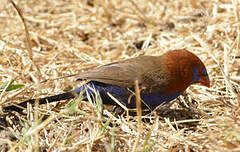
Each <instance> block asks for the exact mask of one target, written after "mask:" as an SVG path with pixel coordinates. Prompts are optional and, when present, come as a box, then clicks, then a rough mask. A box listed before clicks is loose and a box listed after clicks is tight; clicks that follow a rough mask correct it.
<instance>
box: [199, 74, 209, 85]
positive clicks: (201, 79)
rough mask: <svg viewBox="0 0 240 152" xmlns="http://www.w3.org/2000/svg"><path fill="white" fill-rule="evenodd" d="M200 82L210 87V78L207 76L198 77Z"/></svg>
mask: <svg viewBox="0 0 240 152" xmlns="http://www.w3.org/2000/svg"><path fill="white" fill-rule="evenodd" d="M200 83H201V84H202V85H204V86H206V87H208V88H210V80H209V77H208V76H203V77H201V78H200Z"/></svg>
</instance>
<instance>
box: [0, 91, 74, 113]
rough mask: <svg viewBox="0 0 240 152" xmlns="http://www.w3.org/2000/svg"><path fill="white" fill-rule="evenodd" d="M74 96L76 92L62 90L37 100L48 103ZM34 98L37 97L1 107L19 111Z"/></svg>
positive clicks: (33, 100) (32, 102)
mask: <svg viewBox="0 0 240 152" xmlns="http://www.w3.org/2000/svg"><path fill="white" fill-rule="evenodd" d="M75 97H76V93H75V92H72V91H69V92H64V93H61V94H58V95H53V96H49V97H45V98H40V99H38V102H39V104H46V103H50V102H56V101H60V100H66V99H71V98H75ZM36 100H37V99H30V100H27V101H24V102H22V103H19V104H17V105H11V106H8V107H4V108H3V109H4V110H5V111H17V112H21V111H22V110H23V108H26V107H27V103H29V104H34V103H35V102H36Z"/></svg>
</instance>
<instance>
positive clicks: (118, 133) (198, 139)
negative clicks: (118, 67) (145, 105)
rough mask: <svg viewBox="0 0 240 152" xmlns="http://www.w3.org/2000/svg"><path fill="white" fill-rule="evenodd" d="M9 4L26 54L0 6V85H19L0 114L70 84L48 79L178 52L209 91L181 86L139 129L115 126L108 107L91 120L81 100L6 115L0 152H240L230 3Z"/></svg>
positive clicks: (4, 95) (234, 8)
mask: <svg viewBox="0 0 240 152" xmlns="http://www.w3.org/2000/svg"><path fill="white" fill-rule="evenodd" d="M15 2H16V4H17V5H18V6H19V7H20V8H21V9H22V13H23V16H24V18H25V21H26V25H27V27H28V31H29V34H30V40H31V42H32V53H30V52H29V51H28V49H26V47H25V46H26V45H25V43H26V34H25V31H24V26H23V22H22V20H21V19H20V17H19V16H18V14H17V12H16V10H15V9H14V7H13V6H12V5H11V3H10V2H9V1H7V0H2V1H1V5H0V62H1V64H0V75H1V77H0V83H1V84H3V83H6V82H9V84H10V82H11V81H12V80H15V81H14V83H17V84H24V85H25V87H24V88H23V89H17V90H13V91H9V92H7V91H6V90H2V92H1V95H0V101H1V105H2V106H5V104H9V103H13V102H21V101H24V100H26V99H30V98H33V97H34V98H36V97H42V96H47V95H53V94H57V93H60V92H62V90H69V89H70V88H71V87H72V86H76V85H79V84H74V81H73V79H71V78H65V79H58V80H53V79H56V78H59V77H63V76H67V75H70V74H77V73H80V72H81V71H83V70H86V69H89V68H92V67H95V66H99V65H103V64H106V63H110V62H113V61H118V60H122V59H126V58H130V57H135V56H139V55H142V54H146V55H160V54H162V53H164V52H166V51H168V50H171V49H179V48H186V49H188V50H191V51H192V52H194V53H195V54H197V55H198V56H199V57H200V58H201V59H202V60H203V61H204V63H205V65H206V66H207V69H208V72H209V74H210V79H211V85H212V86H211V88H210V89H207V88H205V87H201V86H198V85H194V86H191V87H190V88H189V89H188V90H187V91H186V94H185V96H182V97H181V99H180V100H181V102H175V103H174V104H173V105H172V106H171V107H170V108H168V107H165V108H160V110H159V111H160V112H159V113H160V114H159V115H156V113H153V114H152V115H151V116H148V117H149V119H148V120H147V122H142V123H141V129H139V128H138V127H139V125H138V121H137V120H138V118H137V117H133V118H131V119H127V118H126V117H115V116H113V115H112V114H113V113H111V111H110V110H109V108H107V109H105V110H104V111H103V113H104V115H101V110H102V108H101V106H99V105H98V106H94V105H93V104H91V103H86V102H81V99H78V100H74V101H73V100H72V101H71V103H70V105H69V104H68V105H61V106H59V104H57V105H56V107H55V106H54V105H53V104H51V105H47V106H41V107H38V108H37V107H35V109H34V110H33V109H32V108H31V107H29V108H28V110H27V115H23V114H19V113H13V114H8V115H7V116H6V119H7V122H8V125H7V126H8V127H7V128H5V130H3V131H1V132H0V136H1V138H0V143H1V151H4V150H12V151H26V150H29V151H37V150H46V151H71V152H73V151H174V152H176V151H236V152H237V151H240V146H239V145H240V110H239V105H238V104H239V102H240V100H239V99H238V97H237V96H238V94H237V92H238V88H239V82H240V71H239V58H240V53H239V47H240V46H239V42H240V37H239V36H240V32H239V31H240V24H239V23H240V20H239V12H240V11H239V7H240V4H239V3H240V1H237V0H232V1H228V0H222V1H218V0H212V1H206V0H199V1H194V0H189V1H187V0H182V1H170V2H168V1H166V0H165V1H156V0H148V1H147V0H139V1H134V0H130V1H121V0H105V1H104V0H97V1H95V0H82V1H74V0H67V1H60V0H48V1H35V0H16V1H15ZM31 59H32V60H31ZM38 68H39V70H40V71H38ZM97 100H100V99H99V98H97ZM61 103H62V104H64V103H66V101H64V102H61ZM53 107H55V108H53ZM76 107H78V108H76ZM139 123H140V122H139ZM139 130H140V131H141V134H139V132H138V131H139ZM136 143H137V144H136Z"/></svg>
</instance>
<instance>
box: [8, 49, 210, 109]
mask: <svg viewBox="0 0 240 152" xmlns="http://www.w3.org/2000/svg"><path fill="white" fill-rule="evenodd" d="M86 80H87V81H88V82H87V83H86V85H81V86H79V87H77V88H76V89H74V90H72V91H68V92H64V93H61V94H57V95H53V96H48V97H45V98H40V99H37V100H38V102H39V104H45V103H51V102H56V101H60V100H66V99H71V98H75V97H76V96H77V95H78V94H80V92H83V91H85V92H84V94H83V96H85V97H86V96H87V93H90V94H93V93H94V91H93V90H95V91H97V92H98V94H99V95H100V97H101V99H102V103H103V104H105V105H117V106H118V103H116V102H115V101H114V100H113V98H112V97H110V96H109V94H111V95H112V96H113V97H114V98H115V99H117V100H118V101H119V102H120V103H122V104H123V105H125V106H126V107H127V108H129V109H134V108H136V101H135V100H136V97H135V95H134V87H135V81H136V80H137V81H138V83H139V88H141V90H140V91H141V94H140V98H141V101H142V104H141V105H142V107H141V108H142V109H149V110H154V109H155V108H156V107H158V106H159V105H161V104H162V103H167V102H170V101H172V100H174V99H176V98H177V97H178V96H180V95H181V94H183V93H184V91H185V90H186V89H187V88H188V87H189V86H190V85H192V84H196V83H200V84H201V85H203V86H206V87H210V79H209V76H208V72H207V70H206V67H205V65H204V63H203V62H202V61H201V60H200V58H198V57H197V56H196V55H195V54H194V53H192V52H190V51H188V50H186V49H178V50H170V51H167V52H166V53H164V54H162V55H160V56H146V55H142V56H138V57H135V58H130V59H126V60H122V61H118V62H113V63H109V64H106V65H102V66H99V67H96V68H93V69H90V70H87V71H85V72H82V73H80V74H78V75H77V76H76V82H78V81H86ZM35 101H36V99H30V100H27V101H24V102H22V103H19V104H17V106H16V105H10V106H8V107H4V108H3V109H4V110H6V111H22V110H23V108H26V107H27V103H30V104H34V103H35ZM21 107H22V108H21Z"/></svg>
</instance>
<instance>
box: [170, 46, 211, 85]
mask: <svg viewBox="0 0 240 152" xmlns="http://www.w3.org/2000/svg"><path fill="white" fill-rule="evenodd" d="M169 56H171V58H172V59H173V61H174V62H175V64H177V67H178V68H179V74H180V79H181V81H182V83H183V84H184V85H185V87H188V86H189V85H191V84H195V83H200V84H202V85H204V86H206V87H210V80H209V77H208V73H207V70H206V67H205V65H204V64H203V62H202V61H201V60H200V59H199V58H198V57H197V56H196V55H195V54H193V53H191V52H189V51H187V50H174V51H169ZM176 61H177V62H176Z"/></svg>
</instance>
